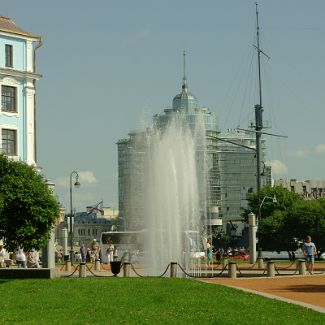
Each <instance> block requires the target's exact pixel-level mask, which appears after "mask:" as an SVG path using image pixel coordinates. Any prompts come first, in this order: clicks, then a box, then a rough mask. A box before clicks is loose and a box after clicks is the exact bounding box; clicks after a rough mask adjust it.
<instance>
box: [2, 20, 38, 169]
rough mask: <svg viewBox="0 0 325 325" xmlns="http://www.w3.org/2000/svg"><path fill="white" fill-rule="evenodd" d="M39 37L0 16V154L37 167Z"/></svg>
mask: <svg viewBox="0 0 325 325" xmlns="http://www.w3.org/2000/svg"><path fill="white" fill-rule="evenodd" d="M41 44H42V43H41V38H40V36H36V35H33V34H31V33H28V32H26V31H24V30H23V29H21V28H20V27H18V26H17V25H16V24H15V23H14V22H13V21H12V20H11V19H10V18H7V17H0V53H2V55H0V93H1V107H0V135H1V142H0V152H2V153H4V154H5V155H7V156H8V157H10V158H11V159H13V160H22V161H25V162H26V163H28V164H29V165H35V164H36V113H35V111H36V100H35V98H36V93H35V91H36V86H35V84H36V80H38V79H39V78H40V77H41V75H39V74H37V73H36V50H37V48H38V47H40V46H41Z"/></svg>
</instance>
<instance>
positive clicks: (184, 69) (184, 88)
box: [182, 50, 187, 92]
mask: <svg viewBox="0 0 325 325" xmlns="http://www.w3.org/2000/svg"><path fill="white" fill-rule="evenodd" d="M182 90H183V91H185V92H187V79H186V53H185V50H184V51H183V84H182Z"/></svg>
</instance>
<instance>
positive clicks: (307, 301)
mask: <svg viewBox="0 0 325 325" xmlns="http://www.w3.org/2000/svg"><path fill="white" fill-rule="evenodd" d="M201 281H204V282H208V283H214V284H221V285H226V286H230V287H234V288H238V289H242V290H244V291H248V292H252V293H256V294H260V295H263V296H266V297H268V298H275V299H279V300H284V301H287V302H290V303H295V304H299V305H302V306H305V307H308V308H311V309H313V310H316V311H319V312H322V313H325V274H321V275H306V276H302V275H294V276H278V277H275V278H267V277H259V278H237V279H229V278H213V279H211V278H209V279H202V280H201Z"/></svg>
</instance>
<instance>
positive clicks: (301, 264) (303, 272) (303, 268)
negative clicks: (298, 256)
mask: <svg viewBox="0 0 325 325" xmlns="http://www.w3.org/2000/svg"><path fill="white" fill-rule="evenodd" d="M299 274H300V275H306V262H305V260H299Z"/></svg>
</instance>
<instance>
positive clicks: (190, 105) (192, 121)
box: [117, 76, 271, 235]
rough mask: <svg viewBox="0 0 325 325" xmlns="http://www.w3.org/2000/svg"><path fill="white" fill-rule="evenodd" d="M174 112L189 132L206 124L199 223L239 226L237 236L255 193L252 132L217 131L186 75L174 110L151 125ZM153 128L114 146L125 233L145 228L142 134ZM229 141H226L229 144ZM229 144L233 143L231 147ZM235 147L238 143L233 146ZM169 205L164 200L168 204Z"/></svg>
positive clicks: (266, 172) (265, 174)
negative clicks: (250, 195) (180, 114)
mask: <svg viewBox="0 0 325 325" xmlns="http://www.w3.org/2000/svg"><path fill="white" fill-rule="evenodd" d="M178 112H184V114H185V116H186V121H187V123H188V125H189V127H190V129H191V130H192V131H193V132H194V130H195V129H196V128H197V123H198V122H197V121H198V119H197V117H198V115H200V116H201V118H200V119H199V121H200V122H199V123H202V122H203V123H204V126H205V141H204V145H203V147H200V146H198V147H197V153H196V162H197V170H198V186H199V196H200V198H199V199H200V208H201V216H198V218H201V219H202V220H201V221H202V224H204V225H205V226H206V227H207V228H210V229H211V227H220V225H223V228H224V229H225V230H226V229H227V223H228V222H229V221H232V222H234V223H237V222H238V225H240V226H238V227H236V229H237V232H238V233H236V234H235V235H241V231H242V229H243V222H242V220H243V218H242V217H241V213H242V211H243V209H244V208H245V207H246V205H247V194H248V193H249V192H252V191H256V155H255V153H256V151H255V146H256V140H255V133H254V130H252V131H250V130H248V131H240V130H228V131H226V132H221V131H220V129H219V126H218V120H217V116H216V114H215V113H213V112H211V111H210V110H209V109H208V108H206V107H202V106H201V105H199V103H198V100H197V99H196V97H195V96H194V95H193V94H192V93H190V92H189V91H188V87H187V80H186V77H185V76H184V78H183V84H182V91H181V93H179V94H177V95H176V96H175V97H174V98H173V101H172V107H170V108H166V109H165V110H164V112H163V113H159V114H156V115H154V117H153V126H154V127H155V128H157V129H160V130H162V129H163V128H164V127H165V126H166V124H167V123H168V122H169V121H170V120H171V118H172V117H173V116H175V114H177V113H178ZM150 132H152V130H151V129H147V130H145V131H142V132H131V133H129V137H128V138H124V139H120V140H118V142H117V146H118V194H119V210H120V217H121V219H122V220H124V226H125V228H126V229H131V230H135V229H138V228H143V227H145V225H143V224H142V223H141V222H142V221H141V220H143V213H144V209H145V206H146V202H145V201H146V197H145V186H146V185H145V163H144V161H145V157H146V154H147V147H146V136H148V135H149V136H150ZM228 141H229V142H228ZM230 142H233V143H230ZM234 143H235V144H237V145H234ZM264 151H265V141H264V140H263V141H262V161H263V166H264V167H263V168H262V176H261V180H262V186H263V185H265V184H271V169H270V167H267V166H265V163H264ZM166 204H168V202H166Z"/></svg>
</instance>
